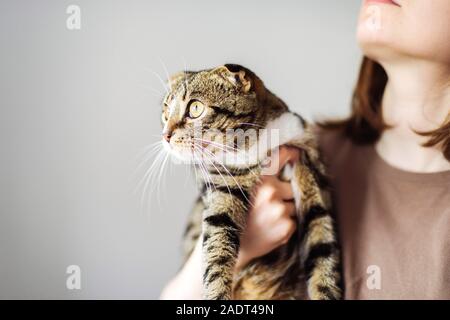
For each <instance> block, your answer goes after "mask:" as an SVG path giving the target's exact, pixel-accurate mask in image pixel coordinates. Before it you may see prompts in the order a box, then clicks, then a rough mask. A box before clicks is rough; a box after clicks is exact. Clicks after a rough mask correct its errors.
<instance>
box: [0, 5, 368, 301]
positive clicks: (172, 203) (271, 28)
mask: <svg viewBox="0 0 450 320" xmlns="http://www.w3.org/2000/svg"><path fill="white" fill-rule="evenodd" d="M69 4H77V5H79V6H80V7H81V19H82V22H81V23H82V24H81V30H78V31H69V30H67V28H66V18H67V17H68V15H67V14H66V8H67V6H68V5H69ZM359 6H360V0H345V1H336V0H321V1H311V0H309V1H299V0H295V1H294V0H292V1H273V2H263V1H181V0H180V1H136V0H135V1H125V0H124V1H98V0H97V1H92V0H89V1H87V0H86V1H60V0H59V1H56V0H55V1H18V0H14V1H13V0H10V1H5V0H1V2H0V55H1V59H0V106H1V113H0V125H1V126H0V143H1V144H0V145H1V158H0V177H1V179H0V199H1V201H0V259H1V263H0V298H40V299H47V298H57V299H59V298H62V299H79V298H157V297H158V295H159V292H160V290H161V288H162V286H163V285H164V283H165V282H166V281H167V280H168V279H169V278H170V277H171V276H173V275H174V273H175V272H176V271H177V269H178V267H179V263H180V254H179V253H180V247H179V244H180V242H179V240H180V236H181V232H182V228H183V225H184V222H185V220H186V215H187V211H188V208H189V207H190V206H191V204H192V201H193V198H194V195H195V193H196V192H195V190H194V187H193V183H192V175H191V177H190V178H188V175H187V172H188V171H187V170H186V168H185V167H184V166H181V165H172V166H171V170H167V172H166V174H164V175H162V179H161V184H160V185H155V184H154V185H153V186H154V188H155V189H156V190H159V194H156V195H153V196H151V197H149V199H150V205H149V206H148V208H149V209H145V206H142V205H141V203H140V201H139V192H142V190H140V191H138V192H137V195H136V194H134V193H133V192H132V191H133V188H134V187H135V186H136V184H137V181H138V180H139V178H140V176H142V175H143V171H142V170H138V173H137V174H134V175H133V171H134V170H135V169H136V167H137V166H138V164H139V162H140V160H142V159H143V158H142V156H141V157H137V158H136V156H137V155H138V153H139V152H140V150H142V148H143V147H145V146H147V145H149V144H150V143H153V142H155V141H157V139H158V138H157V135H158V134H159V132H160V125H159V119H160V113H159V109H160V107H159V101H160V97H162V93H163V92H164V89H163V87H162V86H161V84H160V82H159V80H158V78H157V76H155V74H154V72H156V73H158V74H159V75H160V76H161V77H163V78H166V76H165V71H164V67H163V65H166V67H167V69H168V70H169V72H170V73H173V72H176V71H180V70H182V69H183V68H184V64H186V66H187V68H188V69H194V70H195V69H201V68H206V67H212V66H216V65H220V64H223V63H226V62H234V63H239V64H243V65H245V66H247V67H249V68H250V69H253V70H254V71H255V72H256V73H257V74H259V75H260V76H261V78H262V79H263V80H264V81H265V83H266V85H267V86H268V87H269V88H271V89H272V90H273V91H274V92H275V93H277V94H278V95H279V96H281V97H282V98H283V99H284V100H285V101H286V102H287V103H288V104H289V105H290V106H291V108H292V109H294V110H296V111H297V112H299V113H301V114H303V115H305V116H306V117H307V118H309V119H317V118H323V117H333V116H343V115H346V114H347V112H348V110H349V98H350V94H351V90H352V87H353V84H354V81H355V78H356V73H357V69H358V66H359V62H360V52H359V50H358V48H357V45H356V43H355V40H354V39H355V36H354V34H355V26H356V20H357V13H358V10H359ZM158 96H159V97H158ZM150 164H151V160H149V161H148V162H146V163H145V165H144V166H143V167H142V168H141V169H146V168H148V166H149V165H150ZM136 176H137V178H136ZM71 264H76V265H79V266H80V267H81V270H82V289H81V290H72V291H69V290H67V289H66V286H65V282H66V277H67V275H66V273H65V272H66V267H67V266H68V265H71Z"/></svg>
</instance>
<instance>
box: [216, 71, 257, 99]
mask: <svg viewBox="0 0 450 320" xmlns="http://www.w3.org/2000/svg"><path fill="white" fill-rule="evenodd" d="M212 72H215V73H218V74H220V75H221V76H222V77H224V78H225V79H227V80H228V81H230V82H231V83H232V84H234V85H235V86H237V87H239V88H240V89H241V90H242V91H243V92H244V93H248V92H250V91H254V92H256V94H257V95H258V96H260V95H263V94H264V93H265V88H264V84H263V82H262V81H261V79H259V78H258V77H257V76H256V74H254V73H253V72H252V71H250V70H249V69H247V68H245V67H243V66H240V65H237V64H226V65H223V66H220V67H218V68H215V69H214V70H212Z"/></svg>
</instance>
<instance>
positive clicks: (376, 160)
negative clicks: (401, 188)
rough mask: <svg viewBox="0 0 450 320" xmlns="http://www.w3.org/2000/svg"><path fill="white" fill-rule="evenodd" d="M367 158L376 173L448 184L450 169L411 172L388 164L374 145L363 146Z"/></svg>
mask: <svg viewBox="0 0 450 320" xmlns="http://www.w3.org/2000/svg"><path fill="white" fill-rule="evenodd" d="M364 149H365V150H364V151H365V153H366V156H367V158H365V159H366V162H367V159H371V166H373V167H375V168H376V169H377V170H376V172H377V173H382V174H383V175H385V176H387V177H391V178H394V179H396V180H403V181H411V182H416V183H427V184H429V183H431V184H435V185H440V184H443V185H445V184H446V185H449V186H450V170H446V171H440V172H412V171H406V170H403V169H400V168H397V167H394V166H393V165H391V164H389V163H388V162H387V161H386V160H384V159H383V158H382V157H381V156H380V155H379V154H378V152H377V150H376V149H375V145H373V144H371V145H370V146H366V147H364ZM373 167H372V168H373Z"/></svg>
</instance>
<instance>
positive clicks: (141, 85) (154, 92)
mask: <svg viewBox="0 0 450 320" xmlns="http://www.w3.org/2000/svg"><path fill="white" fill-rule="evenodd" d="M139 86H140V87H142V88H144V89H146V90H150V91H151V93H152V95H153V96H154V97H155V98H159V99H161V98H162V97H164V92H160V91H158V90H156V89H155V88H153V87H149V86H148V85H143V84H139Z"/></svg>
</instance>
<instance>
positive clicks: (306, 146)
mask: <svg viewBox="0 0 450 320" xmlns="http://www.w3.org/2000/svg"><path fill="white" fill-rule="evenodd" d="M301 144H302V146H301V149H302V155H301V159H300V160H299V161H298V162H297V163H296V164H295V165H294V167H293V172H292V179H291V183H292V186H293V189H294V194H295V196H296V197H297V198H296V199H295V201H296V207H297V209H298V218H299V222H300V223H299V232H300V235H299V237H300V241H301V242H300V243H301V245H300V259H301V265H302V266H303V269H304V273H305V275H306V279H307V288H308V296H309V298H310V299H313V300H329V299H341V298H342V289H341V262H340V250H339V245H338V239H337V231H336V224H335V221H334V219H333V216H332V213H331V209H332V208H331V199H330V192H329V180H328V177H327V176H326V173H325V168H324V166H323V163H322V162H321V159H320V155H319V151H318V147H317V143H316V139H315V137H314V136H313V134H312V133H309V132H308V133H306V138H305V136H304V139H303V141H302V143H301Z"/></svg>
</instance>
